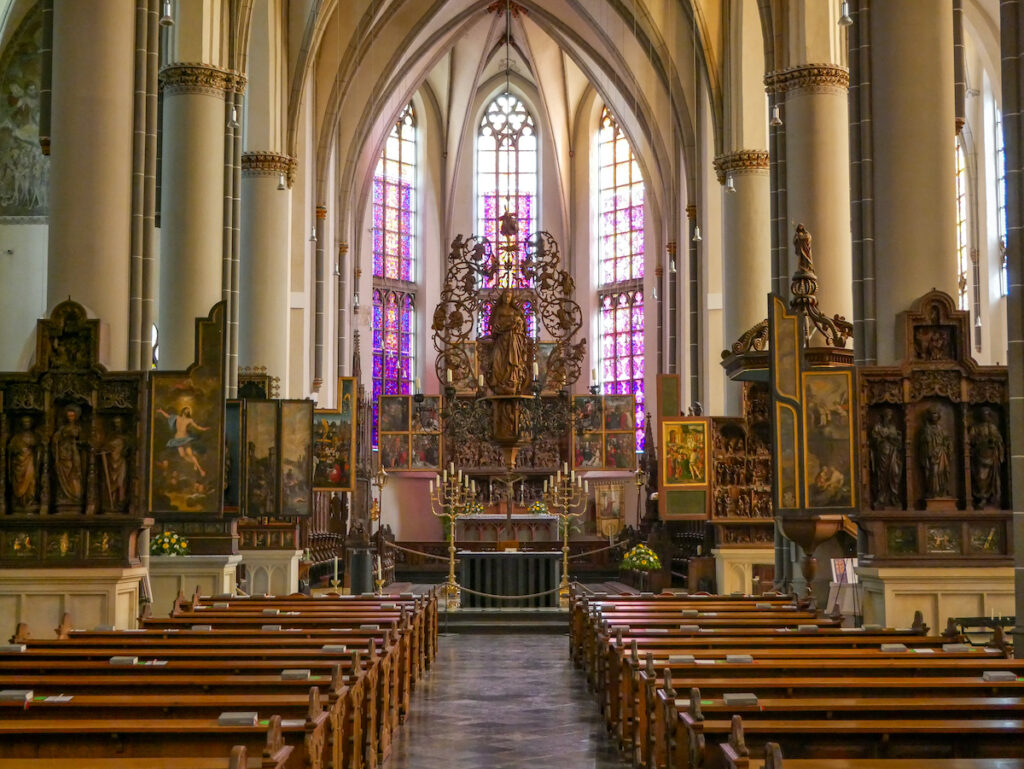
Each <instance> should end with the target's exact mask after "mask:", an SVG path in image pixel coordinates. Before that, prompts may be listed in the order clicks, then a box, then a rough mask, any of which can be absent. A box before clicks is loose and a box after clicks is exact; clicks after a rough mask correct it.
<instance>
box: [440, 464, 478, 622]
mask: <svg viewBox="0 0 1024 769" xmlns="http://www.w3.org/2000/svg"><path fill="white" fill-rule="evenodd" d="M429 490H430V512H431V513H433V514H434V515H435V516H437V517H438V518H445V517H447V519H448V520H447V523H448V581H447V582H446V583H445V596H446V598H447V600H448V606H449V608H454V607H455V606H457V605H458V602H459V584H458V583H457V582H456V581H455V522H456V520H457V519H459V518H461V517H463V516H466V515H469V514H470V503H471V502H472V501H473V500H475V499H476V481H471V480H470V479H469V476H463V474H462V471H461V470H459V471H458V472H456V470H455V465H454V464H450V465H449V466H448V468H447V469H445V470H444V472H442V473H441V474H440V475H438V476H437V477H436V478H432V479H431V480H430V487H429Z"/></svg>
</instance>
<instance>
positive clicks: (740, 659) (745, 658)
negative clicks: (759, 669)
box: [725, 654, 754, 665]
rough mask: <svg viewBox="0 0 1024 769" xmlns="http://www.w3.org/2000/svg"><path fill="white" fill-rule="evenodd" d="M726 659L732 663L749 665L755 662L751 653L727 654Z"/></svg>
mask: <svg viewBox="0 0 1024 769" xmlns="http://www.w3.org/2000/svg"><path fill="white" fill-rule="evenodd" d="M725 661H726V662H729V663H732V664H738V665H749V664H751V663H753V661H754V658H753V657H752V656H751V655H749V654H726V655H725Z"/></svg>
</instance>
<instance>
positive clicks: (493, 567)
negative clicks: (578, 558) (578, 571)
mask: <svg viewBox="0 0 1024 769" xmlns="http://www.w3.org/2000/svg"><path fill="white" fill-rule="evenodd" d="M459 560H460V561H461V563H462V565H461V567H460V574H459V583H460V584H461V585H462V586H463V587H468V588H470V589H471V590H477V591H479V592H481V593H490V594H491V595H531V594H533V593H541V592H543V591H545V590H553V589H554V588H557V587H558V583H559V582H560V581H561V579H562V554H561V553H559V552H537V553H531V552H522V551H520V552H515V553H494V552H491V553H481V552H473V551H468V550H463V551H461V552H460V553H459ZM462 606H463V607H465V608H539V607H554V608H558V592H557V591H555V592H551V593H548V594H547V595H542V596H539V597H537V598H526V599H522V600H519V601H510V600H499V599H497V598H483V597H481V596H477V595H473V594H472V593H467V592H465V591H463V593H462Z"/></svg>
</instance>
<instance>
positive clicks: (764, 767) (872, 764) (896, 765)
mask: <svg viewBox="0 0 1024 769" xmlns="http://www.w3.org/2000/svg"><path fill="white" fill-rule="evenodd" d="M720 747H721V750H722V753H723V755H724V757H725V760H726V764H727V765H728V767H729V769H922V767H923V769H1024V759H1020V758H929V759H927V760H924V761H922V760H921V759H920V758H795V759H790V760H788V761H785V762H783V759H782V750H781V749H780V748H779V745H778V743H774V742H768V743H765V749H764V758H751V757H750V755H748V754H746V753H745V754H743V755H738V754H737V752H736V751H735V750H734V749H733V747H732V746H731V745H729V744H728V743H723V744H722V745H721V746H720Z"/></svg>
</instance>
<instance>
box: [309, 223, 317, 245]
mask: <svg viewBox="0 0 1024 769" xmlns="http://www.w3.org/2000/svg"><path fill="white" fill-rule="evenodd" d="M309 242H310V243H316V225H315V224H314V225H313V227H312V228H311V229H310V231H309Z"/></svg>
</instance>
